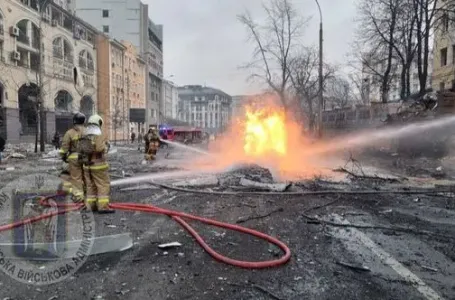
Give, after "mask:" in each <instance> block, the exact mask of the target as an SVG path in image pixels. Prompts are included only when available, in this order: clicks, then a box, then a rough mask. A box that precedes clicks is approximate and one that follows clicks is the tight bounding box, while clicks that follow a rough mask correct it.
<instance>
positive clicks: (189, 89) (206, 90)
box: [178, 85, 231, 98]
mask: <svg viewBox="0 0 455 300" xmlns="http://www.w3.org/2000/svg"><path fill="white" fill-rule="evenodd" d="M178 90H179V95H184V96H191V95H194V96H197V95H201V94H218V95H223V96H225V97H229V98H231V96H230V95H228V94H227V93H225V92H223V91H222V90H219V89H216V88H212V87H208V86H202V85H185V86H182V87H179V88H178Z"/></svg>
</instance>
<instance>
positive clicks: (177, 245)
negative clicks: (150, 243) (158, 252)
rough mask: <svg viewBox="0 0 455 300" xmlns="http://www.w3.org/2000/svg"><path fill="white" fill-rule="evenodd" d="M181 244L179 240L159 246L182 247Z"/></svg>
mask: <svg viewBox="0 0 455 300" xmlns="http://www.w3.org/2000/svg"><path fill="white" fill-rule="evenodd" d="M181 246H182V244H180V243H179V242H172V243H166V244H161V245H158V248H160V249H169V248H176V247H181Z"/></svg>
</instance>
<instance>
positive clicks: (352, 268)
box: [336, 261, 371, 272]
mask: <svg viewBox="0 0 455 300" xmlns="http://www.w3.org/2000/svg"><path fill="white" fill-rule="evenodd" d="M336 264H337V265H340V266H343V267H346V268H349V269H351V270H354V271H362V272H371V270H370V268H368V267H367V266H361V265H360V266H358V265H353V264H349V263H346V262H342V261H336Z"/></svg>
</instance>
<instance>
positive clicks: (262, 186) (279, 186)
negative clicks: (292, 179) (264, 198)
mask: <svg viewBox="0 0 455 300" xmlns="http://www.w3.org/2000/svg"><path fill="white" fill-rule="evenodd" d="M240 185H241V186H244V187H249V188H254V189H258V190H263V191H271V192H284V191H286V189H287V188H288V187H289V186H290V185H291V184H290V183H262V182H257V181H252V180H249V179H245V178H242V179H240Z"/></svg>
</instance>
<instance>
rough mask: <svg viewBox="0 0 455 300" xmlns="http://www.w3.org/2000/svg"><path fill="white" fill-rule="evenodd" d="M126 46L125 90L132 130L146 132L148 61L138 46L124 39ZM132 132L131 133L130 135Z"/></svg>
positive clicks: (123, 42)
mask: <svg viewBox="0 0 455 300" xmlns="http://www.w3.org/2000/svg"><path fill="white" fill-rule="evenodd" d="M122 44H123V46H124V47H125V52H124V69H125V77H124V81H125V84H124V85H125V92H126V99H127V103H128V113H129V117H128V120H129V123H130V124H129V126H130V132H131V131H134V132H136V133H138V132H142V133H144V132H145V113H146V107H147V99H146V84H147V80H146V78H147V77H146V74H147V72H146V70H147V65H146V62H145V61H144V60H143V59H142V57H141V56H140V55H139V53H138V50H137V49H136V47H135V46H134V45H133V44H132V43H130V42H127V41H122ZM130 132H129V135H128V136H130Z"/></svg>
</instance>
